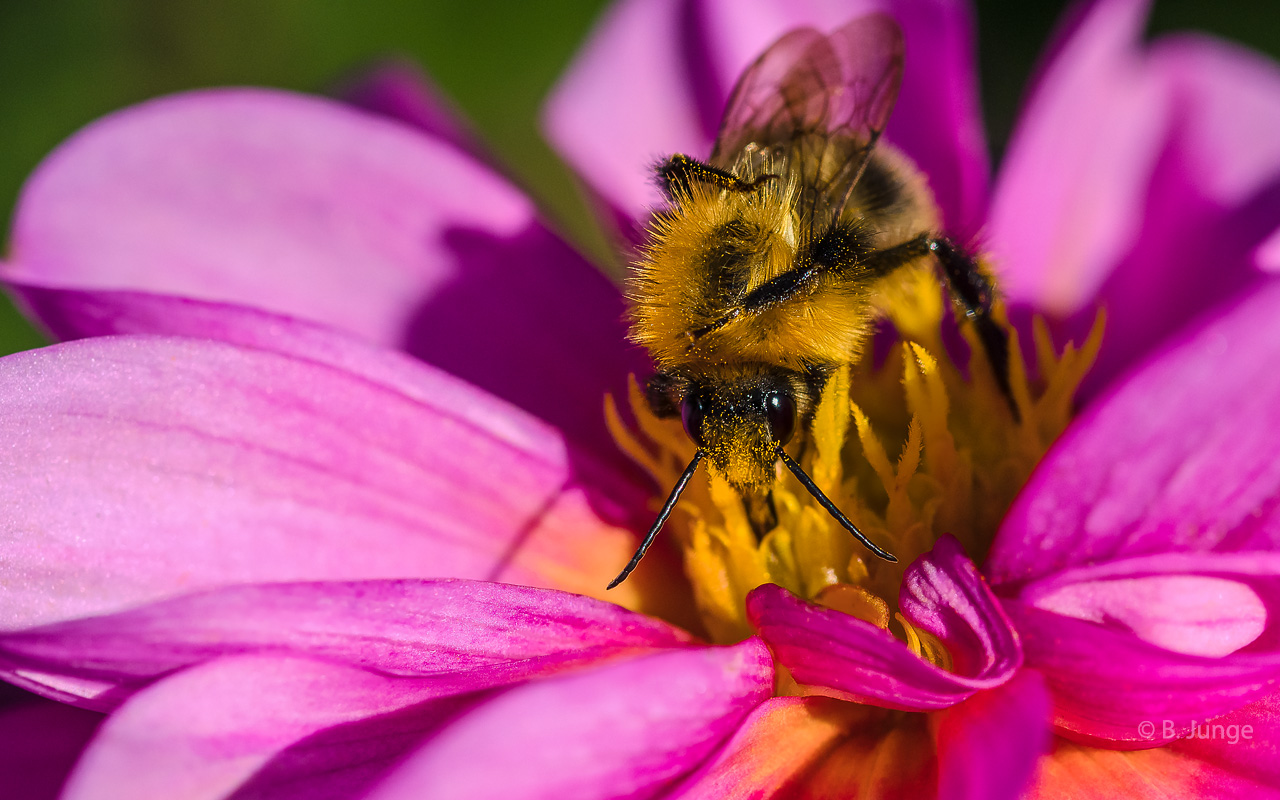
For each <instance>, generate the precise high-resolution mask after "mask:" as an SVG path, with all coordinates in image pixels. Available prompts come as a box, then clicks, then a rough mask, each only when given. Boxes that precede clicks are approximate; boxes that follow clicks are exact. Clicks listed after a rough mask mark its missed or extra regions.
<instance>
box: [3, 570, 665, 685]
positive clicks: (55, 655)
mask: <svg viewBox="0 0 1280 800" xmlns="http://www.w3.org/2000/svg"><path fill="white" fill-rule="evenodd" d="M688 642H689V636H688V635H687V634H685V633H684V632H683V631H681V630H679V629H678V628H673V627H672V626H670V625H667V624H666V623H664V622H660V621H658V620H655V619H652V618H650V617H645V616H643V615H640V614H635V613H632V612H630V611H626V610H624V609H622V608H620V607H618V606H616V605H613V604H612V603H605V602H601V601H599V600H592V599H589V598H586V597H582V596H580V595H573V594H567V593H564V592H556V591H551V590H546V589H530V588H527V587H522V586H511V585H509V584H501V583H484V582H478V581H457V580H450V581H407V580H405V581H360V582H352V583H339V582H327V583H300V584H289V583H269V584H260V585H251V586H228V587H223V588H220V589H215V590H212V591H209V592H203V593H199V594H193V595H185V596H182V597H177V598H173V599H169V600H163V601H160V602H156V603H152V604H150V605H146V606H143V607H141V608H138V609H132V610H129V611H122V612H119V613H116V614H112V615H109V616H102V617H90V618H87V619H78V620H72V621H69V622H62V623H56V624H53V625H48V626H45V627H41V628H34V629H28V630H25V631H18V632H14V633H8V634H3V635H0V662H3V663H4V664H5V665H6V669H7V670H12V671H14V672H16V673H18V674H19V675H20V676H22V677H26V678H27V680H29V681H34V680H35V678H34V676H40V678H41V679H42V680H43V682H44V686H48V687H52V688H54V689H57V688H60V687H62V686H65V685H66V684H65V682H66V681H69V680H76V679H79V680H84V681H95V682H98V683H99V684H100V686H101V687H102V688H101V689H100V690H99V691H98V692H96V693H94V694H92V695H83V696H82V697H80V698H76V697H74V696H72V697H70V698H69V699H70V700H72V701H75V702H80V703H82V704H85V705H89V706H91V707H95V708H101V709H109V708H111V707H112V706H113V705H114V704H116V703H119V702H120V701H121V700H122V699H124V697H126V696H127V695H128V693H129V692H130V691H132V690H133V688H135V687H136V686H138V685H141V684H143V683H146V682H149V681H151V680H154V679H155V678H157V677H159V676H161V675H164V674H167V673H170V672H174V671H176V670H179V669H183V668H186V667H189V666H192V665H195V664H200V663H203V662H205V661H209V660H211V659H215V658H219V657H222V656H231V655H243V654H270V655H282V656H297V657H304V658H314V659H320V660H324V661H327V662H332V663H344V664H349V665H351V666H355V667H360V668H363V669H369V670H375V671H377V672H379V673H382V674H386V675H399V676H410V677H424V676H425V677H431V678H432V684H433V686H435V687H436V691H437V692H438V693H440V694H447V693H460V692H471V691H477V690H480V689H488V688H492V687H494V686H499V685H502V684H506V683H512V682H516V681H522V680H528V679H529V678H531V677H534V676H537V675H542V674H546V673H548V672H553V671H557V670H561V669H565V668H568V667H572V666H576V665H579V664H583V663H589V662H594V661H598V660H600V659H603V658H608V657H617V656H618V655H626V654H634V653H637V652H644V651H648V650H651V649H654V648H665V647H677V646H682V645H685V644H687V643H688Z"/></svg>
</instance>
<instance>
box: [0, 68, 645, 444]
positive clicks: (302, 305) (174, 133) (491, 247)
mask: <svg viewBox="0 0 1280 800" xmlns="http://www.w3.org/2000/svg"><path fill="white" fill-rule="evenodd" d="M4 273H5V275H6V277H7V278H8V279H10V280H14V281H17V282H21V283H28V284H35V285H44V286H55V287H63V288H75V289H115V290H135V291H142V292H150V293H160V294H172V295H177V296H181V297H189V298H196V299H201V300H210V301H217V302H225V303H234V304H239V305H246V306H250V307H254V308H260V309H264V310H267V311H272V312H277V313H281V314H286V315H290V316H296V317H301V318H304V319H309V320H312V321H317V322H322V323H325V324H328V325H331V326H334V327H337V328H340V329H342V330H346V331H349V332H351V333H354V334H356V335H358V336H361V337H363V338H365V339H368V340H370V341H372V342H375V343H378V344H383V345H387V346H391V347H397V348H402V349H405V350H407V351H409V352H410V353H412V354H414V355H416V356H419V357H421V358H423V359H425V360H427V361H429V362H431V363H433V364H435V365H436V366H439V367H443V368H444V369H446V370H448V371H450V372H453V373H454V374H455V375H458V376H460V377H463V378H466V379H467V380H469V381H471V382H473V383H475V384H477V385H479V386H481V387H482V388H485V389H487V390H488V391H490V392H492V393H494V394H497V395H498V396H500V397H504V398H506V399H508V400H511V401H512V402H514V403H516V404H517V405H521V406H523V407H526V408H528V409H529V410H531V411H533V412H534V413H536V414H538V415H540V416H543V418H544V419H547V420H548V421H550V422H552V423H553V424H556V425H558V426H561V427H563V428H564V429H565V430H566V431H568V432H569V433H570V434H571V435H574V436H575V437H576V438H580V439H582V440H583V441H586V442H587V443H588V444H591V445H593V446H595V447H596V448H597V449H598V450H600V451H601V452H605V451H606V448H609V451H610V452H612V447H611V445H610V444H609V440H608V434H607V433H606V431H605V428H604V422H603V415H602V412H601V410H600V403H601V402H602V400H601V398H602V396H603V394H604V393H605V392H606V391H610V390H612V391H614V392H621V391H623V390H624V389H625V384H624V378H625V376H626V373H627V372H628V371H629V370H632V369H638V368H642V367H643V366H644V365H645V364H646V361H645V360H644V359H643V358H642V357H640V356H639V355H638V353H637V352H636V351H635V350H634V349H631V348H629V347H628V346H627V345H625V343H624V341H623V333H624V329H623V321H622V311H623V303H622V298H621V295H620V294H619V292H618V291H617V289H616V288H615V287H614V286H613V285H612V284H610V283H609V281H608V280H607V279H606V278H604V277H603V275H601V274H600V273H598V272H597V271H596V270H595V269H594V268H592V267H591V265H590V264H588V263H586V262H585V261H583V260H582V258H581V257H580V256H578V255H577V254H576V253H575V252H574V251H573V250H572V249H571V248H569V246H568V245H566V244H565V243H564V242H563V241H561V240H560V239H559V238H558V237H556V236H555V235H554V234H552V233H551V232H550V231H548V230H547V229H546V227H545V226H544V225H543V224H542V223H541V222H540V221H539V220H538V218H537V216H536V213H535V210H534V208H533V206H532V204H531V203H530V202H529V200H528V199H527V198H525V197H524V196H523V195H522V194H521V193H520V192H519V191H518V190H517V189H515V188H514V187H513V186H511V185H510V184H509V183H507V182H506V181H504V180H503V179H501V178H499V177H498V176H497V175H495V174H494V173H493V172H492V171H491V170H489V169H488V168H487V167H486V166H484V165H482V164H480V163H478V162H476V161H475V160H473V159H472V158H470V157H469V156H467V155H465V154H464V153H462V152H461V151H460V150H458V149H457V148H455V147H454V146H452V145H451V144H449V143H447V142H443V141H440V140H438V139H432V138H430V137H427V136H423V135H422V134H421V133H419V132H418V131H416V130H413V129H410V128H408V127H407V126H404V125H401V124H399V123H396V122H392V121H389V120H385V119H382V118H379V117H376V116H373V115H370V114H366V113H363V112H360V111H357V110H354V109H351V108H349V107H347V106H344V105H342V104H339V103H335V102H329V101H324V100H320V99H317V98H308V97H304V96H300V95H291V94H287V93H284V92H272V91H264V90H218V91H207V92H197V93H191V94H185V95H178V96H175V97H170V98H165V99H161V100H156V101H153V102H150V103H146V104H144V105H141V106H137V107H134V108H131V109H127V110H125V111H122V112H119V113H117V114H115V115H113V116H111V117H108V118H106V119H104V120H101V121H99V122H98V123H96V124H94V125H92V126H90V127H89V128H88V129H86V130H85V131H83V132H81V133H80V134H79V135H77V136H75V137H73V138H72V139H71V140H70V141H69V142H67V143H66V144H64V145H63V146H62V147H61V148H60V149H59V150H58V151H57V152H55V153H54V154H53V155H52V156H51V157H50V158H49V159H47V160H46V161H45V163H44V164H43V165H42V166H41V168H40V169H39V170H37V172H36V174H35V175H34V176H33V177H32V178H31V180H30V181H29V182H28V184H27V186H26V187H25V189H24V191H23V195H22V198H21V201H20V204H19V208H18V211H17V213H16V216H15V223H14V231H13V236H12V256H11V262H10V263H9V264H7V265H6V266H5V269H4ZM54 299H56V298H54ZM513 331H518V332H519V333H518V335H513ZM567 387H572V389H571V390H570V389H568V388H567Z"/></svg>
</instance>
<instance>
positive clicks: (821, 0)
mask: <svg viewBox="0 0 1280 800" xmlns="http://www.w3.org/2000/svg"><path fill="white" fill-rule="evenodd" d="M876 10H883V11H887V12H888V13H890V14H892V15H893V16H894V17H895V18H897V20H898V22H899V23H900V24H901V25H902V27H903V32H904V35H905V38H906V45H907V66H906V73H905V75H904V77H903V84H902V92H901V94H900V95H899V100H898V109H897V112H896V113H895V116H894V118H893V119H892V120H891V121H890V124H889V129H888V133H887V136H888V138H889V139H890V140H891V141H893V142H894V143H896V144H898V145H899V146H901V147H902V148H903V149H905V150H906V151H907V153H908V155H910V156H912V157H913V158H915V159H916V160H917V162H918V163H919V164H920V166H921V167H922V168H924V169H925V171H926V172H927V173H928V174H929V179H930V183H931V185H932V186H933V188H934V191H935V192H936V194H937V196H938V200H939V202H940V203H941V205H942V208H943V211H944V216H945V218H946V220H947V223H948V226H949V228H951V229H952V230H953V232H955V233H956V234H957V235H959V236H961V237H963V238H966V239H967V238H968V237H969V236H970V235H972V234H973V233H974V232H975V231H976V228H977V225H978V224H979V222H980V220H981V218H982V213H983V211H984V207H985V201H986V189H987V161H986V151H985V145H984V142H983V135H982V128H981V121H980V116H979V113H978V104H977V95H976V80H975V73H974V65H973V47H972V33H971V27H972V23H971V20H970V18H969V10H968V8H967V6H965V5H963V4H961V3H958V2H952V1H951V0H897V1H896V2H895V1H894V0H885V2H874V1H873V0H867V1H866V2H854V3H849V2H827V1H825V0H816V1H815V2H800V3H795V2H792V3H780V2H777V0H750V1H749V2H732V3H730V2H724V0H700V1H699V2H688V3H685V2H680V1H679V0H661V1H660V2H641V1H640V0H630V2H623V3H619V4H617V5H615V6H614V7H613V8H612V9H611V10H610V11H609V12H608V14H607V15H606V16H605V17H604V18H603V19H602V20H601V22H600V23H599V24H598V25H597V28H596V30H595V32H593V34H592V36H591V38H590V40H589V41H588V44H587V46H586V47H585V48H584V50H583V51H582V52H581V53H580V54H579V56H578V58H577V59H576V61H575V62H574V64H573V65H572V66H571V67H570V69H569V72H568V73H567V74H566V76H565V77H564V78H563V79H562V81H561V83H560V85H559V86H558V87H557V88H556V90H555V92H554V93H553V95H552V97H551V98H550V100H549V101H548V104H547V107H546V110H545V117H544V120H545V128H546V130H547V135H548V137H549V138H550V139H551V141H552V143H553V144H554V145H555V146H556V147H557V148H558V149H559V150H560V152H561V153H562V154H563V155H564V156H565V158H566V159H567V160H568V161H569V162H570V163H571V164H572V165H573V166H574V167H575V168H576V169H577V170H578V172H579V173H580V174H581V175H583V176H584V177H585V178H586V180H587V183H588V184H589V185H590V186H591V188H592V189H593V190H594V191H595V192H596V193H597V194H599V195H601V196H602V197H603V198H604V199H605V200H606V201H607V202H608V203H609V204H610V205H611V206H614V207H616V208H618V209H620V210H621V212H622V213H623V214H624V215H626V216H629V217H630V218H631V219H633V220H639V219H643V217H644V215H645V213H646V212H647V210H648V208H649V207H651V206H653V205H655V204H656V203H658V202H659V200H660V199H661V198H660V197H659V195H658V193H657V191H656V189H655V188H654V186H653V183H652V176H651V171H650V168H651V166H652V164H653V162H654V161H655V159H657V158H659V157H661V156H664V155H667V154H670V153H673V152H683V153H687V154H690V155H693V156H695V157H699V158H704V157H706V156H707V154H708V153H710V150H711V142H712V140H713V138H714V136H715V133H716V131H717V129H718V127H719V124H720V115H721V113H722V111H723V109H724V104H725V100H726V99H727V98H728V96H729V92H730V90H732V88H733V85H734V82H735V81H736V80H737V78H738V75H739V74H741V73H742V71H743V70H744V69H745V68H746V66H747V65H748V64H750V63H751V62H752V61H753V60H754V59H755V58H756V57H757V56H758V55H759V54H760V53H761V52H763V51H764V49H765V48H766V47H768V46H769V44H771V43H772V42H773V41H774V40H776V39H777V38H779V37H780V36H781V35H782V34H784V33H786V32H787V31H789V30H792V29H794V28H797V27H802V26H812V27H815V28H817V29H819V30H821V31H823V32H830V31H831V30H834V29H835V28H837V27H839V26H841V25H842V24H844V23H845V22H848V21H849V20H851V19H853V18H854V17H857V16H860V15H862V14H865V13H868V12H870V11H876Z"/></svg>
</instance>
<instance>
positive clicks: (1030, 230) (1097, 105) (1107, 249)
mask: <svg viewBox="0 0 1280 800" xmlns="http://www.w3.org/2000/svg"><path fill="white" fill-rule="evenodd" d="M1147 4H1148V2H1147V0H1096V2H1093V3H1092V4H1091V6H1090V7H1089V10H1088V12H1087V14H1085V15H1084V16H1083V18H1082V19H1080V20H1079V21H1078V24H1077V25H1076V27H1075V29H1074V30H1073V31H1072V34H1071V36H1070V38H1069V39H1067V40H1066V41H1064V42H1063V43H1062V44H1061V47H1060V49H1059V50H1058V52H1057V53H1056V55H1055V58H1054V61H1053V63H1052V64H1050V65H1049V66H1048V67H1047V69H1046V70H1045V71H1044V73H1043V75H1042V76H1041V78H1040V80H1039V83H1038V85H1037V87H1036V91H1035V94H1034V95H1033V96H1032V98H1031V100H1030V102H1029V103H1028V106H1027V108H1026V109H1025V110H1024V111H1023V113H1022V115H1021V117H1020V120H1019V123H1018V127H1017V129H1016V130H1015V131H1014V134H1013V136H1012V138H1011V139H1010V142H1009V148H1008V151H1007V152H1006V154H1005V157H1004V162H1003V164H1002V166H1001V170H1000V175H999V178H998V179H997V184H996V190H995V195H994V198H993V200H992V207H991V216H990V220H989V222H988V247H989V249H990V251H991V252H992V254H993V256H994V257H995V262H996V264H997V265H998V269H999V272H1000V275H1001V278H1002V282H1001V288H1002V289H1003V291H1004V292H1005V293H1006V294H1007V295H1008V297H1009V299H1010V300H1011V301H1012V302H1014V303H1025V304H1028V305H1030V306H1032V307H1034V308H1036V309H1039V310H1041V311H1047V312H1049V313H1051V314H1054V315H1058V316H1066V315H1069V314H1071V313H1073V312H1075V311H1077V310H1079V309H1081V308H1083V307H1084V306H1085V305H1086V304H1088V303H1089V302H1090V301H1091V300H1092V299H1093V296H1094V294H1095V293H1096V291H1097V289H1098V287H1099V286H1100V285H1101V284H1102V282H1103V281H1104V280H1105V279H1106V276H1107V273H1108V270H1109V269H1110V267H1111V265H1112V264H1114V263H1115V261H1116V260H1117V259H1118V258H1119V257H1120V256H1121V255H1122V254H1123V253H1124V252H1125V250H1126V249H1127V247H1128V246H1129V245H1131V244H1132V243H1133V241H1134V239H1135V237H1136V236H1137V234H1138V229H1139V225H1140V224H1141V221H1142V216H1141V210H1142V200H1143V192H1144V191H1145V189H1146V180H1147V177H1148V176H1149V175H1150V172H1151V169H1152V165H1153V164H1154V161H1155V158H1156V156H1157V154H1158V152H1159V144H1160V141H1161V138H1162V136H1163V134H1164V126H1165V124H1166V118H1167V114H1168V109H1167V98H1166V97H1165V95H1164V87H1163V85H1162V84H1161V83H1160V82H1159V81H1158V80H1156V79H1155V78H1154V77H1153V76H1152V75H1150V74H1149V72H1147V71H1146V70H1145V69H1143V65H1142V63H1141V59H1140V57H1139V53H1138V49H1137V46H1138V42H1139V37H1140V36H1141V34H1142V29H1143V26H1144V24H1145V22H1146V10H1147Z"/></svg>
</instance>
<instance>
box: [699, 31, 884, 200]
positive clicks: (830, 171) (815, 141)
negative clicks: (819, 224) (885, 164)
mask: <svg viewBox="0 0 1280 800" xmlns="http://www.w3.org/2000/svg"><path fill="white" fill-rule="evenodd" d="M901 82H902V32H901V30H900V29H899V28H898V25H897V23H896V22H894V21H893V19H892V18H890V17H888V16H887V15H885V14H878V13H877V14H868V15H866V16H863V17H859V18H857V19H855V20H853V21H852V22H850V23H848V24H846V25H845V26H844V27H842V28H840V29H838V30H836V31H835V32H834V33H832V34H831V35H829V36H824V35H823V34H821V33H818V32H817V31H815V30H813V29H811V28H801V29H799V30H795V31H792V32H791V33H788V34H787V35H786V36H783V37H782V38H781V39H779V40H778V41H777V42H775V43H774V44H773V46H772V47H770V48H769V49H768V50H766V51H765V52H764V54H763V55H761V56H760V58H759V59H757V60H756V62H755V63H754V64H752V65H751V66H750V67H749V68H747V71H746V72H745V73H743V75H742V77H741V78H740V79H739V80H738V84H737V86H736V87H734V90H733V93H732V94H731V95H730V97H729V103H728V106H727V108H726V110H725V114H724V118H723V121H722V122H721V124H720V134H719V136H718V137H717V139H716V145H715V149H714V151H713V152H712V154H711V163H712V164H714V165H716V166H719V167H722V168H728V167H732V166H733V165H734V163H735V162H736V161H737V160H738V158H739V156H740V155H741V154H742V153H743V151H744V150H746V149H747V148H748V146H750V145H755V147H756V149H757V150H759V151H765V152H768V151H770V150H773V151H775V152H776V153H784V151H786V150H787V149H788V148H791V149H796V148H799V149H801V150H803V149H808V150H809V151H810V152H807V153H806V152H790V153H784V154H785V155H787V156H788V157H791V158H793V159H796V160H798V161H799V164H800V166H801V167H802V169H803V170H804V173H805V182H806V184H807V186H808V187H809V188H811V189H813V190H814V191H815V192H816V193H817V195H818V196H819V197H821V198H824V199H825V202H826V203H827V204H828V205H835V206H836V208H835V209H834V210H835V211H836V213H837V214H838V213H839V208H840V207H843V204H844V202H845V201H847V199H848V193H849V191H850V189H851V188H852V184H853V182H854V181H855V180H856V179H857V177H858V175H859V174H861V171H862V166H863V165H864V164H865V163H866V159H867V157H868V156H869V155H870V153H871V149H872V147H873V146H874V145H875V142H876V139H878V138H879V136H880V132H881V131H883V130H884V126H885V124H886V123H887V122H888V121H889V113H890V112H891V111H892V110H893V103H894V101H895V100H896V99H897V97H898V86H899V84H900V83H901ZM828 142H837V143H839V145H840V147H839V148H838V149H837V152H839V153H840V154H841V158H840V162H841V163H839V164H838V165H835V166H832V165H830V164H826V165H824V164H823V159H824V158H825V157H827V153H828V150H827V148H826V144H827V143H828Z"/></svg>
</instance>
